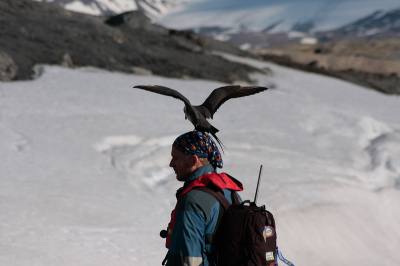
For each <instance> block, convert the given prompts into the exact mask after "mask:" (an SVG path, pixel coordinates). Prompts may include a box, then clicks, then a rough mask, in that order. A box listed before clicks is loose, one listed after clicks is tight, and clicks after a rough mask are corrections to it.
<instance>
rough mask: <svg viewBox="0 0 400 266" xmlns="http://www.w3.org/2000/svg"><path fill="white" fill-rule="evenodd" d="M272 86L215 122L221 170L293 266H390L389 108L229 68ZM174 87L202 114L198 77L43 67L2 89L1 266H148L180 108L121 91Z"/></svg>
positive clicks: (393, 248) (399, 107)
mask: <svg viewBox="0 0 400 266" xmlns="http://www.w3.org/2000/svg"><path fill="white" fill-rule="evenodd" d="M230 58H231V59H232V60H240V61H243V62H246V63H249V64H252V65H254V66H256V67H259V68H265V67H269V68H271V70H272V74H271V75H270V76H264V75H261V74H258V75H254V76H253V78H254V79H255V80H257V81H258V84H260V85H263V86H267V87H270V88H271V89H270V90H268V91H266V92H263V93H260V94H257V95H255V96H251V97H246V98H243V99H237V100H231V101H228V102H227V103H225V104H224V105H223V106H222V107H221V108H220V109H219V110H218V112H217V113H216V115H215V118H214V120H213V122H212V123H213V125H214V126H216V127H217V128H218V129H219V130H220V132H219V135H218V136H219V137H220V138H221V140H222V141H223V142H224V144H225V145H226V147H227V150H228V151H227V152H226V154H225V155H224V156H223V158H224V171H226V172H228V173H230V174H232V175H233V176H235V177H236V178H238V179H239V180H241V181H242V182H243V184H244V187H245V191H244V192H243V193H242V194H241V196H242V198H253V196H254V194H253V193H254V190H255V187H256V180H257V175H258V169H259V166H260V164H263V165H264V173H263V180H262V183H261V188H260V192H259V197H258V202H259V203H260V204H266V206H267V208H268V209H269V210H271V211H272V213H274V215H275V218H276V222H277V233H278V242H279V247H280V249H281V250H282V252H283V254H284V256H285V257H286V258H288V259H289V260H291V261H293V262H294V263H295V265H308V266H317V265H326V266H331V265H332V266H337V265H391V266H392V265H399V264H400V259H399V256H398V251H399V250H400V242H399V239H400V229H399V226H398V225H399V223H400V207H399V204H398V203H399V200H400V186H399V184H400V181H399V180H400V168H399V165H400V154H399V151H400V116H399V113H400V98H399V97H395V96H388V95H383V94H381V93H378V92H375V91H372V90H366V89H364V88H362V87H359V86H356V85H353V84H350V83H347V82H344V81H340V80H337V79H333V78H329V77H324V76H318V75H316V74H310V73H304V72H301V71H296V70H291V69H287V68H284V67H279V66H276V65H273V64H269V63H265V62H259V61H251V60H248V59H241V58H233V57H230ZM138 84H160V85H164V86H167V87H172V88H175V89H177V90H179V91H180V92H181V93H183V94H184V95H185V96H186V97H187V98H188V99H195V98H197V97H198V98H199V99H200V100H199V101H200V102H193V103H194V104H200V103H201V102H202V99H204V98H205V97H206V96H207V95H209V93H210V92H211V91H212V90H213V89H214V88H216V87H219V86H222V85H225V84H222V83H218V82H211V81H200V80H179V79H168V78H161V77H156V76H140V75H127V74H120V73H111V72H105V71H100V70H96V69H90V68H86V69H80V70H79V69H77V70H72V69H67V68H61V67H48V66H46V67H45V68H44V74H43V76H41V77H40V78H38V79H37V80H34V81H24V82H0V106H1V108H0V162H1V167H0V182H1V186H0V199H1V200H0V213H1V216H0V247H1V248H0V265H13V266H23V265H29V266H33V265H38V266H42V265H59V266H70V265H75V266H84V265H85V266H86V265H87V266H89V265H90V266H92V265H96V266H102V265H120V266H124V265H126V266H128V265H129V266H131V265H144V266H146V265H159V264H160V263H161V261H162V259H163V258H164V256H165V252H166V249H165V248H164V241H163V240H162V239H161V238H160V237H159V231H160V230H161V229H163V228H165V226H166V225H167V223H168V221H169V217H170V212H171V210H172V208H173V207H174V205H175V200H174V194H175V189H176V188H178V187H179V186H180V185H181V183H179V182H178V181H176V180H175V177H174V173H173V170H172V169H171V168H169V167H168V164H169V160H170V148H171V143H172V141H173V139H174V138H175V137H176V136H177V135H179V134H181V133H183V132H186V131H189V130H192V125H191V124H190V123H189V122H187V121H185V120H184V115H183V112H182V108H183V105H182V102H180V101H177V100H176V99H173V98H167V97H165V96H161V95H156V94H153V93H150V92H146V91H140V90H136V89H133V88H132V87H133V86H134V85H138Z"/></svg>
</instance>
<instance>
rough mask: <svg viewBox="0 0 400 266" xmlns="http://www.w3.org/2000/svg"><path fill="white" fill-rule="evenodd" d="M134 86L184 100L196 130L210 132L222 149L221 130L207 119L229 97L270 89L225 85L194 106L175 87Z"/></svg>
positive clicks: (186, 111) (186, 116) (188, 118)
mask: <svg viewBox="0 0 400 266" xmlns="http://www.w3.org/2000/svg"><path fill="white" fill-rule="evenodd" d="M133 88H136V89H141V90H146V91H150V92H154V93H158V94H162V95H165V96H170V97H174V98H175V99H178V100H181V101H183V103H184V104H185V107H184V108H183V112H184V113H185V119H187V120H189V121H190V122H191V123H192V124H193V126H194V128H195V130H197V131H202V132H207V133H210V134H211V135H212V136H213V137H214V138H215V139H216V140H217V142H218V143H219V145H220V147H221V149H222V151H223V150H224V149H223V148H222V147H225V146H224V145H223V144H222V142H221V140H220V139H219V138H218V137H217V135H216V133H217V132H218V131H219V130H218V129H217V128H215V127H214V126H213V125H211V124H210V123H209V122H208V120H207V119H209V118H211V119H213V118H214V114H215V112H216V111H217V110H218V109H219V108H220V107H221V105H222V104H223V103H225V102H226V101H227V100H229V99H233V98H240V97H245V96H249V95H253V94H256V93H259V92H262V91H265V90H267V89H268V88H266V87H259V86H248V87H242V86H240V85H229V86H224V87H220V88H217V89H215V90H213V91H212V92H211V94H210V95H209V96H208V97H207V99H206V100H205V101H204V103H203V104H201V105H198V106H193V105H192V104H191V103H190V101H189V100H188V99H187V98H186V97H185V96H183V95H182V94H181V93H180V92H178V91H176V90H174V89H170V88H167V87H164V86H160V85H137V86H134V87H133Z"/></svg>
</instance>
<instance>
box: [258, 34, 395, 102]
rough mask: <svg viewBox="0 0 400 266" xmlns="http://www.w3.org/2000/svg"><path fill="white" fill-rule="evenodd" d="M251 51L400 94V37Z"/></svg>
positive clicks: (286, 63) (283, 62)
mask: <svg viewBox="0 0 400 266" xmlns="http://www.w3.org/2000/svg"><path fill="white" fill-rule="evenodd" d="M251 51H252V52H253V53H255V54H257V55H259V56H261V57H262V58H263V59H264V60H268V61H272V62H275V63H278V64H281V65H285V66H290V67H294V68H297V69H302V70H305V71H310V72H316V73H320V74H325V75H329V76H333V77H337V78H341V79H344V80H347V81H350V82H353V83H356V84H359V85H362V86H365V87H368V88H372V89H375V90H378V91H381V92H383V93H387V94H398V95H400V39H392V40H381V41H367V42H349V41H336V42H326V43H317V44H312V45H305V44H292V45H285V46H275V47H269V48H261V49H254V50H251Z"/></svg>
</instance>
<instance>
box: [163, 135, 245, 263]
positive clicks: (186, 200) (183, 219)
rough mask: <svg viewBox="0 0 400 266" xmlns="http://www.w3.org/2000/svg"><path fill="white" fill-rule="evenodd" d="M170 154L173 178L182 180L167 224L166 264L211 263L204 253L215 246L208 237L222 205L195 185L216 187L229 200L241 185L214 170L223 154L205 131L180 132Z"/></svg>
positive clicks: (212, 230)
mask: <svg viewBox="0 0 400 266" xmlns="http://www.w3.org/2000/svg"><path fill="white" fill-rule="evenodd" d="M171 156H172V159H171V162H170V164H169V166H170V167H172V168H173V169H174V171H175V174H176V179H177V180H178V181H182V182H185V183H184V185H183V187H181V188H180V189H178V191H177V193H176V197H177V200H178V201H177V204H176V207H175V209H174V211H173V212H172V215H171V222H170V223H169V227H168V235H167V241H166V246H167V248H169V251H168V254H167V256H166V259H167V266H179V265H185V266H186V265H187V266H198V265H213V261H212V259H211V258H210V257H209V256H207V254H209V253H210V252H212V251H214V250H215V249H216V248H217V247H216V246H215V245H212V244H211V243H210V242H211V240H210V239H212V236H213V234H214V232H215V229H216V228H215V227H216V224H217V220H218V216H219V213H220V208H222V206H220V203H219V202H218V201H217V199H216V198H215V197H214V196H212V195H210V194H209V193H207V192H204V191H200V190H196V189H195V188H196V187H205V186H213V187H214V188H218V189H219V190H222V191H223V193H224V195H225V197H226V198H227V199H228V201H229V202H230V203H232V191H242V190H243V186H242V184H241V183H240V182H239V181H237V180H235V179H233V178H230V177H229V176H228V175H226V174H217V173H216V168H217V167H218V168H222V166H223V162H222V157H221V154H220V152H219V150H218V147H217V146H216V144H215V142H214V141H213V139H212V138H211V137H210V136H209V135H208V134H206V133H204V132H199V131H191V132H187V133H185V134H183V135H181V136H179V137H178V138H177V139H176V140H175V141H174V143H173V145H172V150H171ZM233 193H236V192H233Z"/></svg>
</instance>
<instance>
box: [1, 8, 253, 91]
mask: <svg viewBox="0 0 400 266" xmlns="http://www.w3.org/2000/svg"><path fill="white" fill-rule="evenodd" d="M106 20H107V23H105V21H106ZM0 48H1V50H2V52H4V53H6V54H7V55H8V56H9V57H10V58H11V59H12V62H14V64H15V66H17V72H16V73H15V75H14V74H12V75H8V77H9V78H11V79H12V80H26V79H30V78H33V77H34V76H35V73H34V71H33V66H34V65H36V64H56V65H64V66H68V67H80V66H95V67H99V68H104V69H107V70H115V71H123V72H128V73H139V72H143V70H145V71H146V73H153V74H155V75H162V76H168V77H192V78H201V79H210V80H218V81H222V82H227V83H232V82H234V81H235V80H243V81H248V82H250V79H249V76H248V73H249V72H252V71H256V70H255V69H253V68H251V67H249V66H246V65H242V64H238V63H232V62H229V61H227V60H225V59H223V58H221V57H219V56H216V55H213V54H212V53H211V51H212V50H218V51H224V52H228V53H233V54H238V55H245V54H247V55H249V54H248V53H246V52H243V51H241V50H239V49H237V48H235V47H233V46H232V45H229V44H223V43H220V42H217V41H214V40H213V41H211V40H209V39H208V38H206V37H203V36H201V35H198V34H194V33H190V32H189V33H188V32H184V33H182V32H177V31H173V30H168V29H165V28H162V27H161V26H158V25H153V24H151V23H150V20H149V19H148V18H146V17H145V16H143V15H142V14H141V13H140V12H129V13H124V14H121V15H118V16H116V17H113V18H109V19H107V18H104V17H95V16H90V15H85V14H80V13H75V12H71V11H67V10H65V9H63V8H62V7H60V6H58V5H56V4H52V3H40V2H35V1H32V0H2V1H0ZM12 69H14V70H15V68H14V67H12ZM138 69H140V70H141V71H139V72H138ZM10 70H11V69H10ZM14 70H13V71H14ZM13 71H11V72H12V73H14V72H13ZM11 72H10V73H11Z"/></svg>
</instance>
